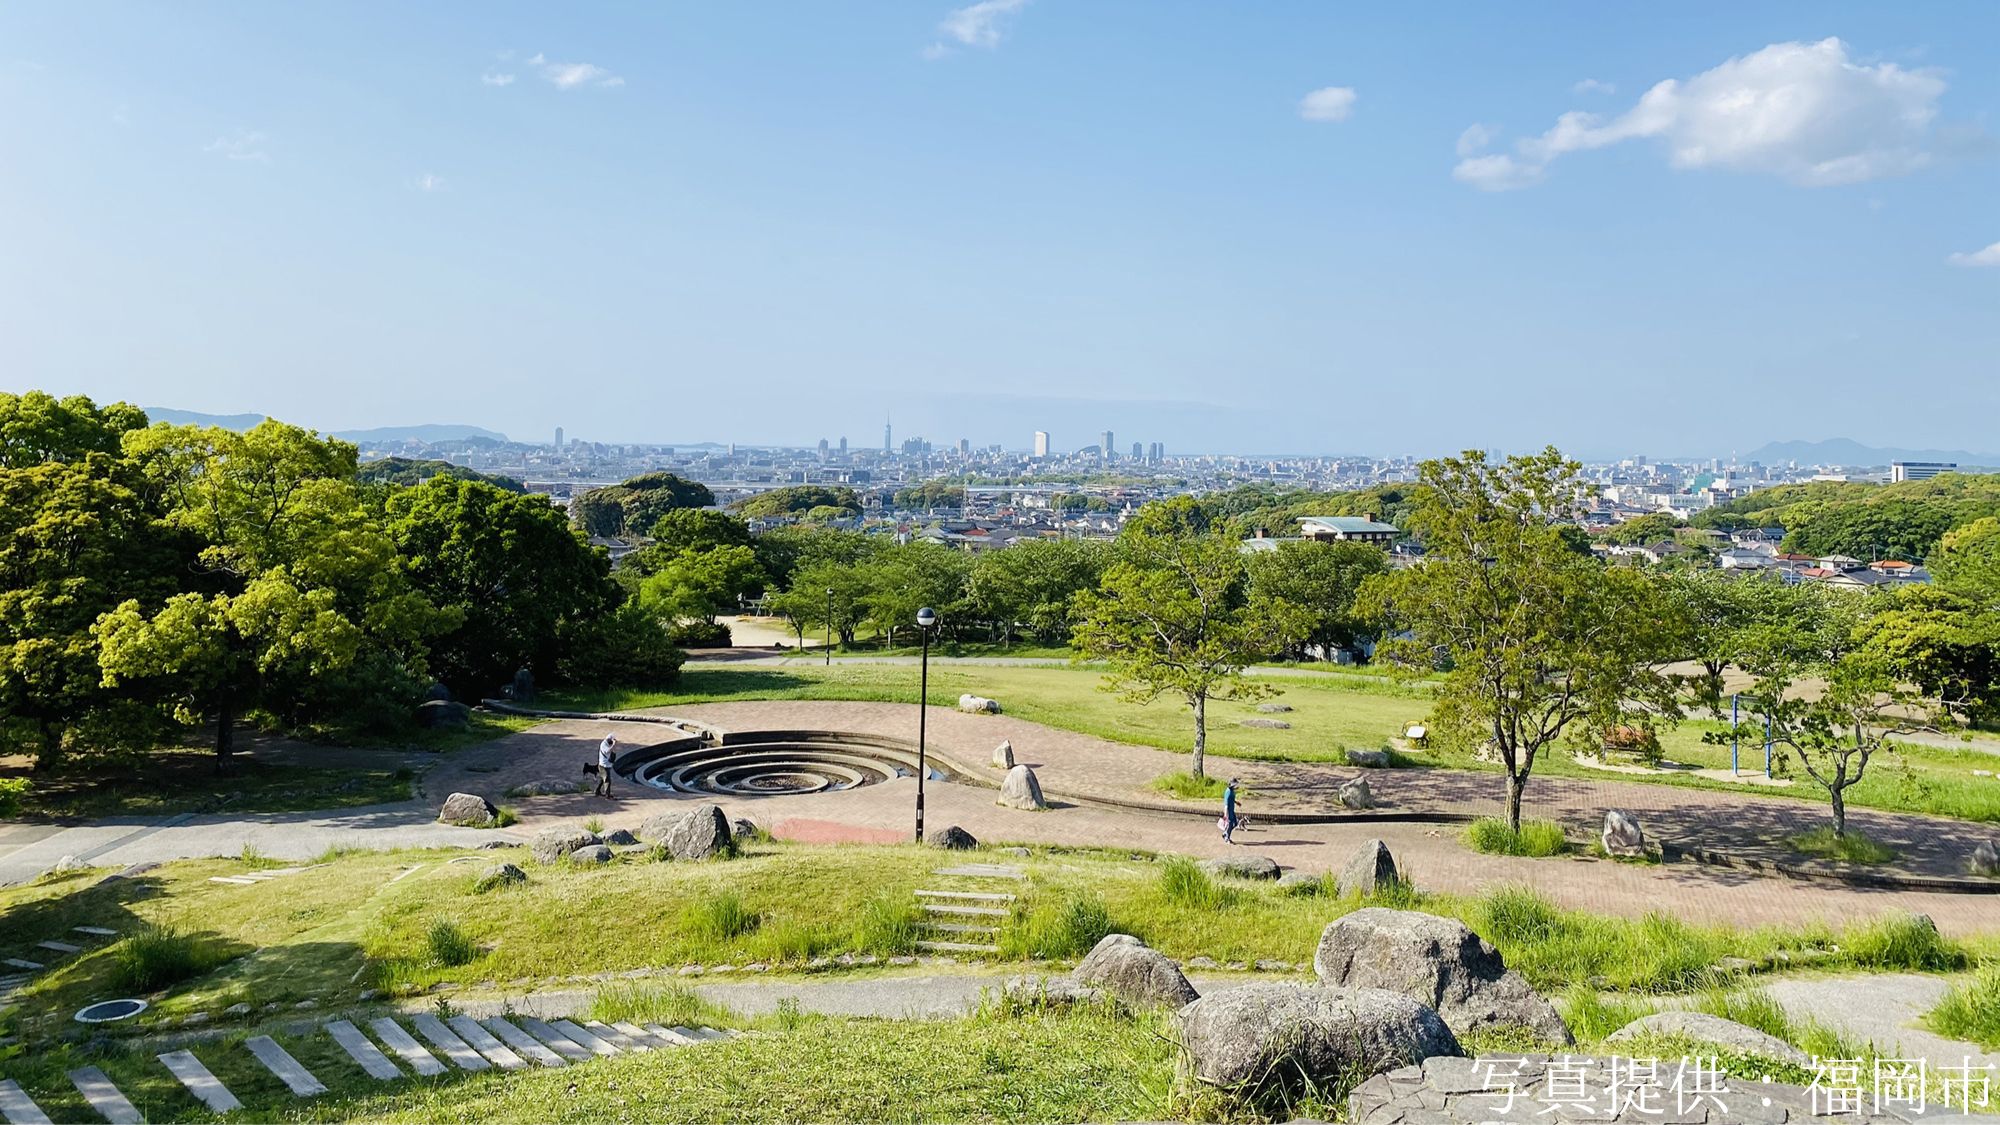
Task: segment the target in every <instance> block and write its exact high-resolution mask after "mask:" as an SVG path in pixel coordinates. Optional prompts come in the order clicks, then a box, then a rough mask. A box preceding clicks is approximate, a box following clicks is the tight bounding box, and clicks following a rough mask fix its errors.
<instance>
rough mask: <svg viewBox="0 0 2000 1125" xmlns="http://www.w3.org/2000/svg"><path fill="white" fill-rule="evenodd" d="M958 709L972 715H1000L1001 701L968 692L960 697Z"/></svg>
mask: <svg viewBox="0 0 2000 1125" xmlns="http://www.w3.org/2000/svg"><path fill="white" fill-rule="evenodd" d="M958 709H959V710H961V711H964V712H966V713H968V714H972V715H998V714H999V713H1000V701H999V700H997V699H988V698H986V697H985V696H983V695H974V694H972V693H971V692H967V693H965V694H964V695H961V696H959V697H958Z"/></svg>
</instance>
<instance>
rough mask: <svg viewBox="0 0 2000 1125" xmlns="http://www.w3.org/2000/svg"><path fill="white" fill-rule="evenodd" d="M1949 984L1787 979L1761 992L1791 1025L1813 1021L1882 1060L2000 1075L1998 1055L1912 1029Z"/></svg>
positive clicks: (1937, 980)
mask: <svg viewBox="0 0 2000 1125" xmlns="http://www.w3.org/2000/svg"><path fill="white" fill-rule="evenodd" d="M1952 984H1953V981H1952V979H1951V978H1947V977H1936V976H1925V975H1923V974H1920V973H1888V974H1877V975H1873V976H1842V977H1790V978H1778V979H1775V980H1771V981H1769V982H1766V983H1765V984H1764V985H1763V988H1764V991H1766V992H1768V993H1770V994H1771V998H1772V999H1774V1000H1776V1001H1777V1002H1778V1003H1779V1004H1781V1005H1783V1006H1784V1008H1785V1010H1786V1011H1787V1012H1789V1013H1791V1015H1792V1017H1793V1018H1794V1019H1797V1018H1799V1017H1806V1018H1809V1019H1816V1020H1818V1021H1820V1022H1821V1023H1823V1024H1826V1025H1827V1026H1828V1027H1831V1028H1833V1029H1834V1030H1836V1031H1839V1032H1840V1033H1841V1034H1843V1035H1844V1036H1846V1037H1847V1038H1848V1039H1850V1040H1852V1041H1854V1042H1857V1043H1868V1044H1873V1045H1874V1046H1876V1047H1877V1048H1879V1049H1880V1050H1881V1051H1882V1053H1883V1054H1885V1055H1894V1056H1898V1057H1902V1058H1921V1059H1924V1060H1926V1061H1927V1062H1928V1063H1929V1064H1930V1068H1931V1073H1933V1074H1936V1073H1937V1070H1938V1068H1940V1067H1946V1066H1952V1067H1956V1066H1962V1065H1965V1064H1966V1063H1967V1062H1968V1061H1969V1062H1970V1063H1971V1065H1973V1066H1987V1065H1991V1066H1993V1067H1994V1068H1995V1074H1997V1075H2000V1052H1981V1051H1980V1049H1979V1047H1978V1046H1977V1045H1976V1044H1972V1043H1965V1042H1960V1041H1959V1040H1956V1039H1946V1038H1945V1037H1944V1036H1942V1035H1939V1034H1937V1033H1936V1032H1933V1031H1929V1030H1927V1029H1925V1028H1923V1027H1920V1026H1918V1023H1917V1021H1918V1020H1920V1019H1922V1018H1923V1015H1924V1013H1926V1012H1928V1011H1930V1010H1931V1008H1933V1007H1935V1006H1936V1005H1937V1002H1938V1000H1939V999H1941V998H1942V997H1943V996H1944V994H1945V990H1946V989H1948V988H1950V987H1951V985H1952Z"/></svg>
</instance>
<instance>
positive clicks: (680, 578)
mask: <svg viewBox="0 0 2000 1125" xmlns="http://www.w3.org/2000/svg"><path fill="white" fill-rule="evenodd" d="M764 581H765V577H764V568H763V567H761V566H758V565H757V554H756V552H754V551H752V550H751V549H750V548H748V547H710V548H708V549H707V550H698V551H683V552H681V553H680V554H678V555H675V556H674V557H673V558H670V559H668V560H666V561H665V562H663V563H661V564H660V565H659V567H658V569H656V570H655V571H654V572H653V573H652V575H651V576H650V577H648V578H647V579H646V581H645V584H644V585H642V586H641V587H640V588H639V604H640V605H642V606H644V607H645V608H646V610H647V611H648V612H650V613H652V614H654V615H655V616H657V617H659V618H660V619H661V620H662V621H664V622H666V623H668V624H672V623H674V622H676V621H684V620H689V619H693V620H699V621H705V622H709V623H711V624H713V623H714V621H715V617H716V615H717V614H719V613H722V612H724V611H728V610H734V609H735V608H736V606H737V605H739V604H740V602H741V599H742V597H743V596H744V595H746V594H749V593H750V592H752V591H753V590H758V589H761V588H762V587H763V585H764Z"/></svg>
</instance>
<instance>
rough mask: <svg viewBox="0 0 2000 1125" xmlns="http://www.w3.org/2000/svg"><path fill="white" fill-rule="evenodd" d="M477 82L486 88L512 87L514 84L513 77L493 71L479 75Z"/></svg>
mask: <svg viewBox="0 0 2000 1125" xmlns="http://www.w3.org/2000/svg"><path fill="white" fill-rule="evenodd" d="M479 80H480V81H481V82H484V83H485V84H487V85H488V86H512V85H513V84H514V76H513V75H511V74H507V73H504V72H501V71H493V70H489V71H487V72H486V73H485V74H482V75H480V76H479Z"/></svg>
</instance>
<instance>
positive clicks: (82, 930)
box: [70, 926, 118, 937]
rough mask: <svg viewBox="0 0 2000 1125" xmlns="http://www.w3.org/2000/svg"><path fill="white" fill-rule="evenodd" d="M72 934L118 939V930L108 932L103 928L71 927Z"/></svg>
mask: <svg viewBox="0 0 2000 1125" xmlns="http://www.w3.org/2000/svg"><path fill="white" fill-rule="evenodd" d="M70 932H71V933H77V934H89V935H90V936H91V937H117V936H118V931H117V930H107V929H105V928H104V927H103V926H71V927H70Z"/></svg>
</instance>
